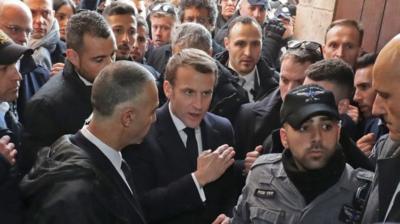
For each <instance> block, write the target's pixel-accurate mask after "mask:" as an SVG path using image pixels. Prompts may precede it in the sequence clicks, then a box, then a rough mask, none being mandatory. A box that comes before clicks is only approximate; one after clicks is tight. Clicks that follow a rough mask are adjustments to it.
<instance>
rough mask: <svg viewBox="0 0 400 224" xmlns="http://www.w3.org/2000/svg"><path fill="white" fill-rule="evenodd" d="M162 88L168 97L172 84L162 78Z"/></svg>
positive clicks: (170, 93)
mask: <svg viewBox="0 0 400 224" xmlns="http://www.w3.org/2000/svg"><path fill="white" fill-rule="evenodd" d="M163 89H164V94H165V96H166V97H167V98H168V99H169V98H170V97H171V95H172V85H171V83H170V82H169V81H167V80H164V83H163Z"/></svg>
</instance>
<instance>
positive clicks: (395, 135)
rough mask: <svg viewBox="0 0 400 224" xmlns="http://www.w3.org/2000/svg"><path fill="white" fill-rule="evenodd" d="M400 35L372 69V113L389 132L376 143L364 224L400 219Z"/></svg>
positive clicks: (384, 50)
mask: <svg viewBox="0 0 400 224" xmlns="http://www.w3.org/2000/svg"><path fill="white" fill-rule="evenodd" d="M399 61H400V35H397V36H396V37H394V38H393V39H392V40H391V41H390V42H389V43H388V44H387V45H386V46H385V47H384V48H383V49H382V51H381V53H380V54H379V55H378V58H377V59H376V63H375V65H374V68H373V78H372V87H373V88H374V89H375V90H376V92H377V96H376V98H375V102H374V105H373V108H372V113H373V114H374V115H377V116H381V117H383V119H384V120H385V122H386V126H387V127H388V129H389V135H387V136H383V137H382V138H381V139H380V140H379V141H378V142H377V144H376V145H375V149H374V151H373V156H374V157H375V158H376V159H377V163H376V164H377V165H376V170H375V172H376V174H375V180H374V182H373V183H372V187H373V188H372V191H371V194H370V197H369V199H368V203H367V207H366V210H365V212H364V218H363V222H362V223H375V222H384V223H388V222H390V223H398V222H400V173H399V172H394V171H398V170H400V104H399V102H400V89H399V86H400V64H399Z"/></svg>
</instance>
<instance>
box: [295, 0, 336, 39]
mask: <svg viewBox="0 0 400 224" xmlns="http://www.w3.org/2000/svg"><path fill="white" fill-rule="evenodd" d="M335 3H336V0H300V2H299V4H298V5H297V16H296V22H295V27H294V33H295V38H296V39H299V40H312V41H316V42H319V43H321V44H323V43H324V36H325V30H326V28H327V27H328V26H329V24H330V23H331V22H332V19H333V15H334V10H335Z"/></svg>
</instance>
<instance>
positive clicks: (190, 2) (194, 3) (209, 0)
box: [178, 0, 218, 27]
mask: <svg viewBox="0 0 400 224" xmlns="http://www.w3.org/2000/svg"><path fill="white" fill-rule="evenodd" d="M191 7H195V8H197V9H201V8H204V9H206V10H207V11H208V18H209V21H210V24H211V25H212V26H213V27H214V26H215V23H216V22H217V17H218V7H217V4H216V1H215V0H181V2H180V3H179V9H178V15H179V19H180V21H181V22H183V17H184V14H185V13H184V12H185V9H187V8H191Z"/></svg>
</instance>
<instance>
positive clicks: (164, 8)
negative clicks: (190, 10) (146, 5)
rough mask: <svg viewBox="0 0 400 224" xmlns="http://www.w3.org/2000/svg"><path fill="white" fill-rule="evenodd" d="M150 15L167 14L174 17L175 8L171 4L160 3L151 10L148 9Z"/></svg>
mask: <svg viewBox="0 0 400 224" xmlns="http://www.w3.org/2000/svg"><path fill="white" fill-rule="evenodd" d="M150 12H151V13H155V12H165V13H168V14H170V15H173V16H176V11H175V7H174V6H173V5H171V4H168V3H161V4H158V5H155V6H154V7H153V8H152V9H150Z"/></svg>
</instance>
